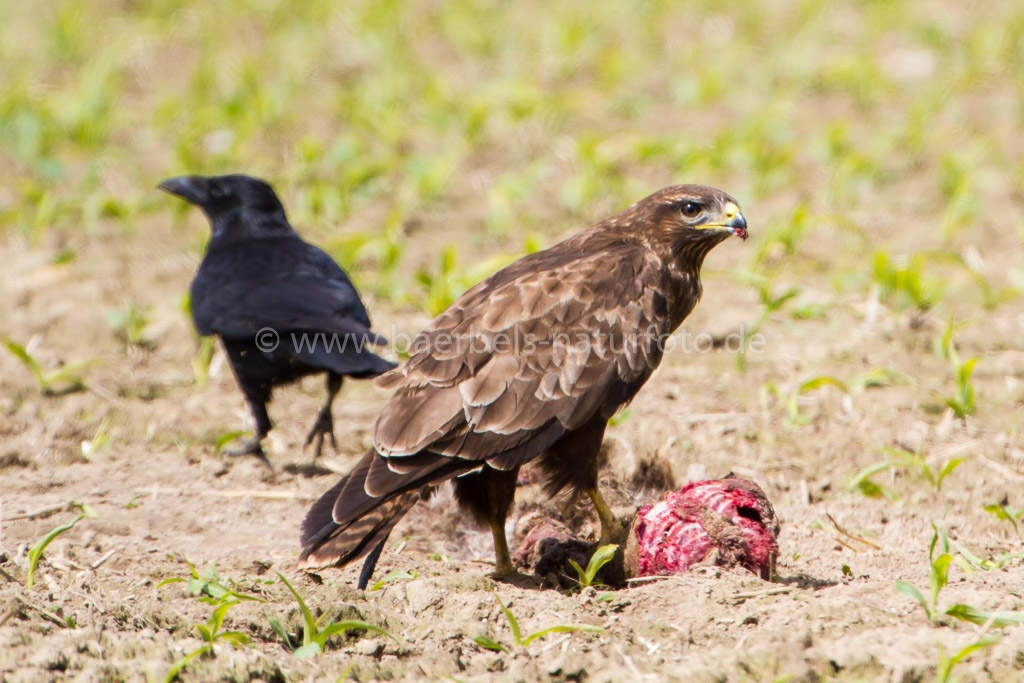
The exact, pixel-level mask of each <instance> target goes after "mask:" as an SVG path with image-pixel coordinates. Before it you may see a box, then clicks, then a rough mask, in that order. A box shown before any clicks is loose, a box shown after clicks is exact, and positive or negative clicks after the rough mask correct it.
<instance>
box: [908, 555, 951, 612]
mask: <svg viewBox="0 0 1024 683" xmlns="http://www.w3.org/2000/svg"><path fill="white" fill-rule="evenodd" d="M952 561H953V556H952V555H950V554H949V553H942V554H940V555H939V556H938V557H936V558H935V559H934V560H933V561H932V568H931V572H930V574H929V578H928V584H929V586H930V588H931V591H930V597H929V599H928V600H925V597H924V595H923V594H922V593H921V591H920V590H918V588H917V587H916V586H914V585H913V584H911V583H908V582H907V581H897V582H896V584H895V585H896V590H898V591H899V592H900V593H903V594H904V595H906V596H907V597H909V598H912V599H914V600H916V601H917V603H918V604H919V605H921V607H922V608H923V609H924V612H925V615H926V616H927V617H928V621H930V622H931V623H933V624H935V623H937V621H938V618H939V611H938V600H939V593H940V592H941V591H942V589H943V587H945V585H946V583H947V582H948V580H949V564H950V562H952Z"/></svg>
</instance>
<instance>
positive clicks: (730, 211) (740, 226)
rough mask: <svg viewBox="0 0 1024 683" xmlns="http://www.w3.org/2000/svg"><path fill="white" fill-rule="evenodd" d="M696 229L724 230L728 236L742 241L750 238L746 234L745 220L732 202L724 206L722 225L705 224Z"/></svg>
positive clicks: (738, 208)
mask: <svg viewBox="0 0 1024 683" xmlns="http://www.w3.org/2000/svg"><path fill="white" fill-rule="evenodd" d="M697 227H700V228H713V229H715V230H724V231H725V232H728V233H729V234H730V235H736V236H737V237H739V238H741V239H744V240H745V239H747V237H749V236H750V235H749V233H748V232H747V219H746V218H744V217H743V214H742V213H740V207H738V206H736V205H735V204H733V203H732V202H729V203H728V204H726V205H725V221H723V222H722V223H707V224H705V225H700V226H697Z"/></svg>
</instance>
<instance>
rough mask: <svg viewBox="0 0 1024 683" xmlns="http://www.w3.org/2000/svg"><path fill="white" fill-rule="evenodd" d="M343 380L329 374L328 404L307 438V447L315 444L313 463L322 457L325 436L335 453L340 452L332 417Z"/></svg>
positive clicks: (333, 373)
mask: <svg viewBox="0 0 1024 683" xmlns="http://www.w3.org/2000/svg"><path fill="white" fill-rule="evenodd" d="M342 379H343V377H342V376H341V375H339V374H337V373H335V372H328V373H327V403H325V404H324V407H323V408H321V409H320V414H319V415H317V418H316V422H314V423H313V428H312V429H311V430H309V436H307V437H306V446H309V445H310V444H311V443H314V442H315V444H314V446H313V462H316V460H317V458H319V457H320V452H321V451H322V450H323V447H324V437H325V436H326V437H327V438H328V439H329V440H330V442H331V448H332V449H334V452H335V453H337V452H338V442H337V441H336V440H335V438H334V417H333V416H332V415H331V406H332V405H333V404H334V397H335V396H337V395H338V392H339V391H341V381H342Z"/></svg>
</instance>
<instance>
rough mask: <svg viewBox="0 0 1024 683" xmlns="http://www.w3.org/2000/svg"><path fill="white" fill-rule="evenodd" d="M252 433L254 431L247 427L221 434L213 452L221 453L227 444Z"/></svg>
mask: <svg viewBox="0 0 1024 683" xmlns="http://www.w3.org/2000/svg"><path fill="white" fill-rule="evenodd" d="M251 434H252V431H250V430H245V429H242V430H238V431H234V432H226V433H224V434H221V435H220V436H218V437H217V441H216V442H215V443H214V444H213V454H214V455H219V454H220V452H221V451H222V450H224V447H225V446H227V445H228V444H229V443H231V442H232V441H234V440H235V439H240V438H242V437H243V436H249V435H251Z"/></svg>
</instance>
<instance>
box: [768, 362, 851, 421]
mask: <svg viewBox="0 0 1024 683" xmlns="http://www.w3.org/2000/svg"><path fill="white" fill-rule="evenodd" d="M825 386H832V387H836V388H837V389H839V390H840V391H841V392H842V393H844V394H847V395H849V393H850V390H849V388H847V386H846V384H844V383H843V382H842V380H839V379H838V378H836V377H830V376H828V375H820V376H818V377H812V378H811V379H808V380H806V381H805V382H803V383H802V384H800V385H798V386H797V387H796V388H794V389H792V390H791V391H789V392H786V391H783V390H782V389H780V388H779V387H778V386H777V385H775V384H774V383H773V382H765V384H764V386H763V387H761V394H762V399H761V400H762V402H764V403H767V401H766V398H767V394H772V395H773V396H775V398H776V400H778V401H779V402H780V403H782V405H783V406H784V407H785V409H786V423H787V424H788V425H789V426H791V427H798V426H800V425H804V424H807V423H808V422H810V421H811V418H810V417H809V416H807V415H804V414H803V413H802V412H801V410H800V397H802V396H804V395H806V394H808V393H810V392H812V391H814V390H815V389H820V388H821V387H825Z"/></svg>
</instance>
